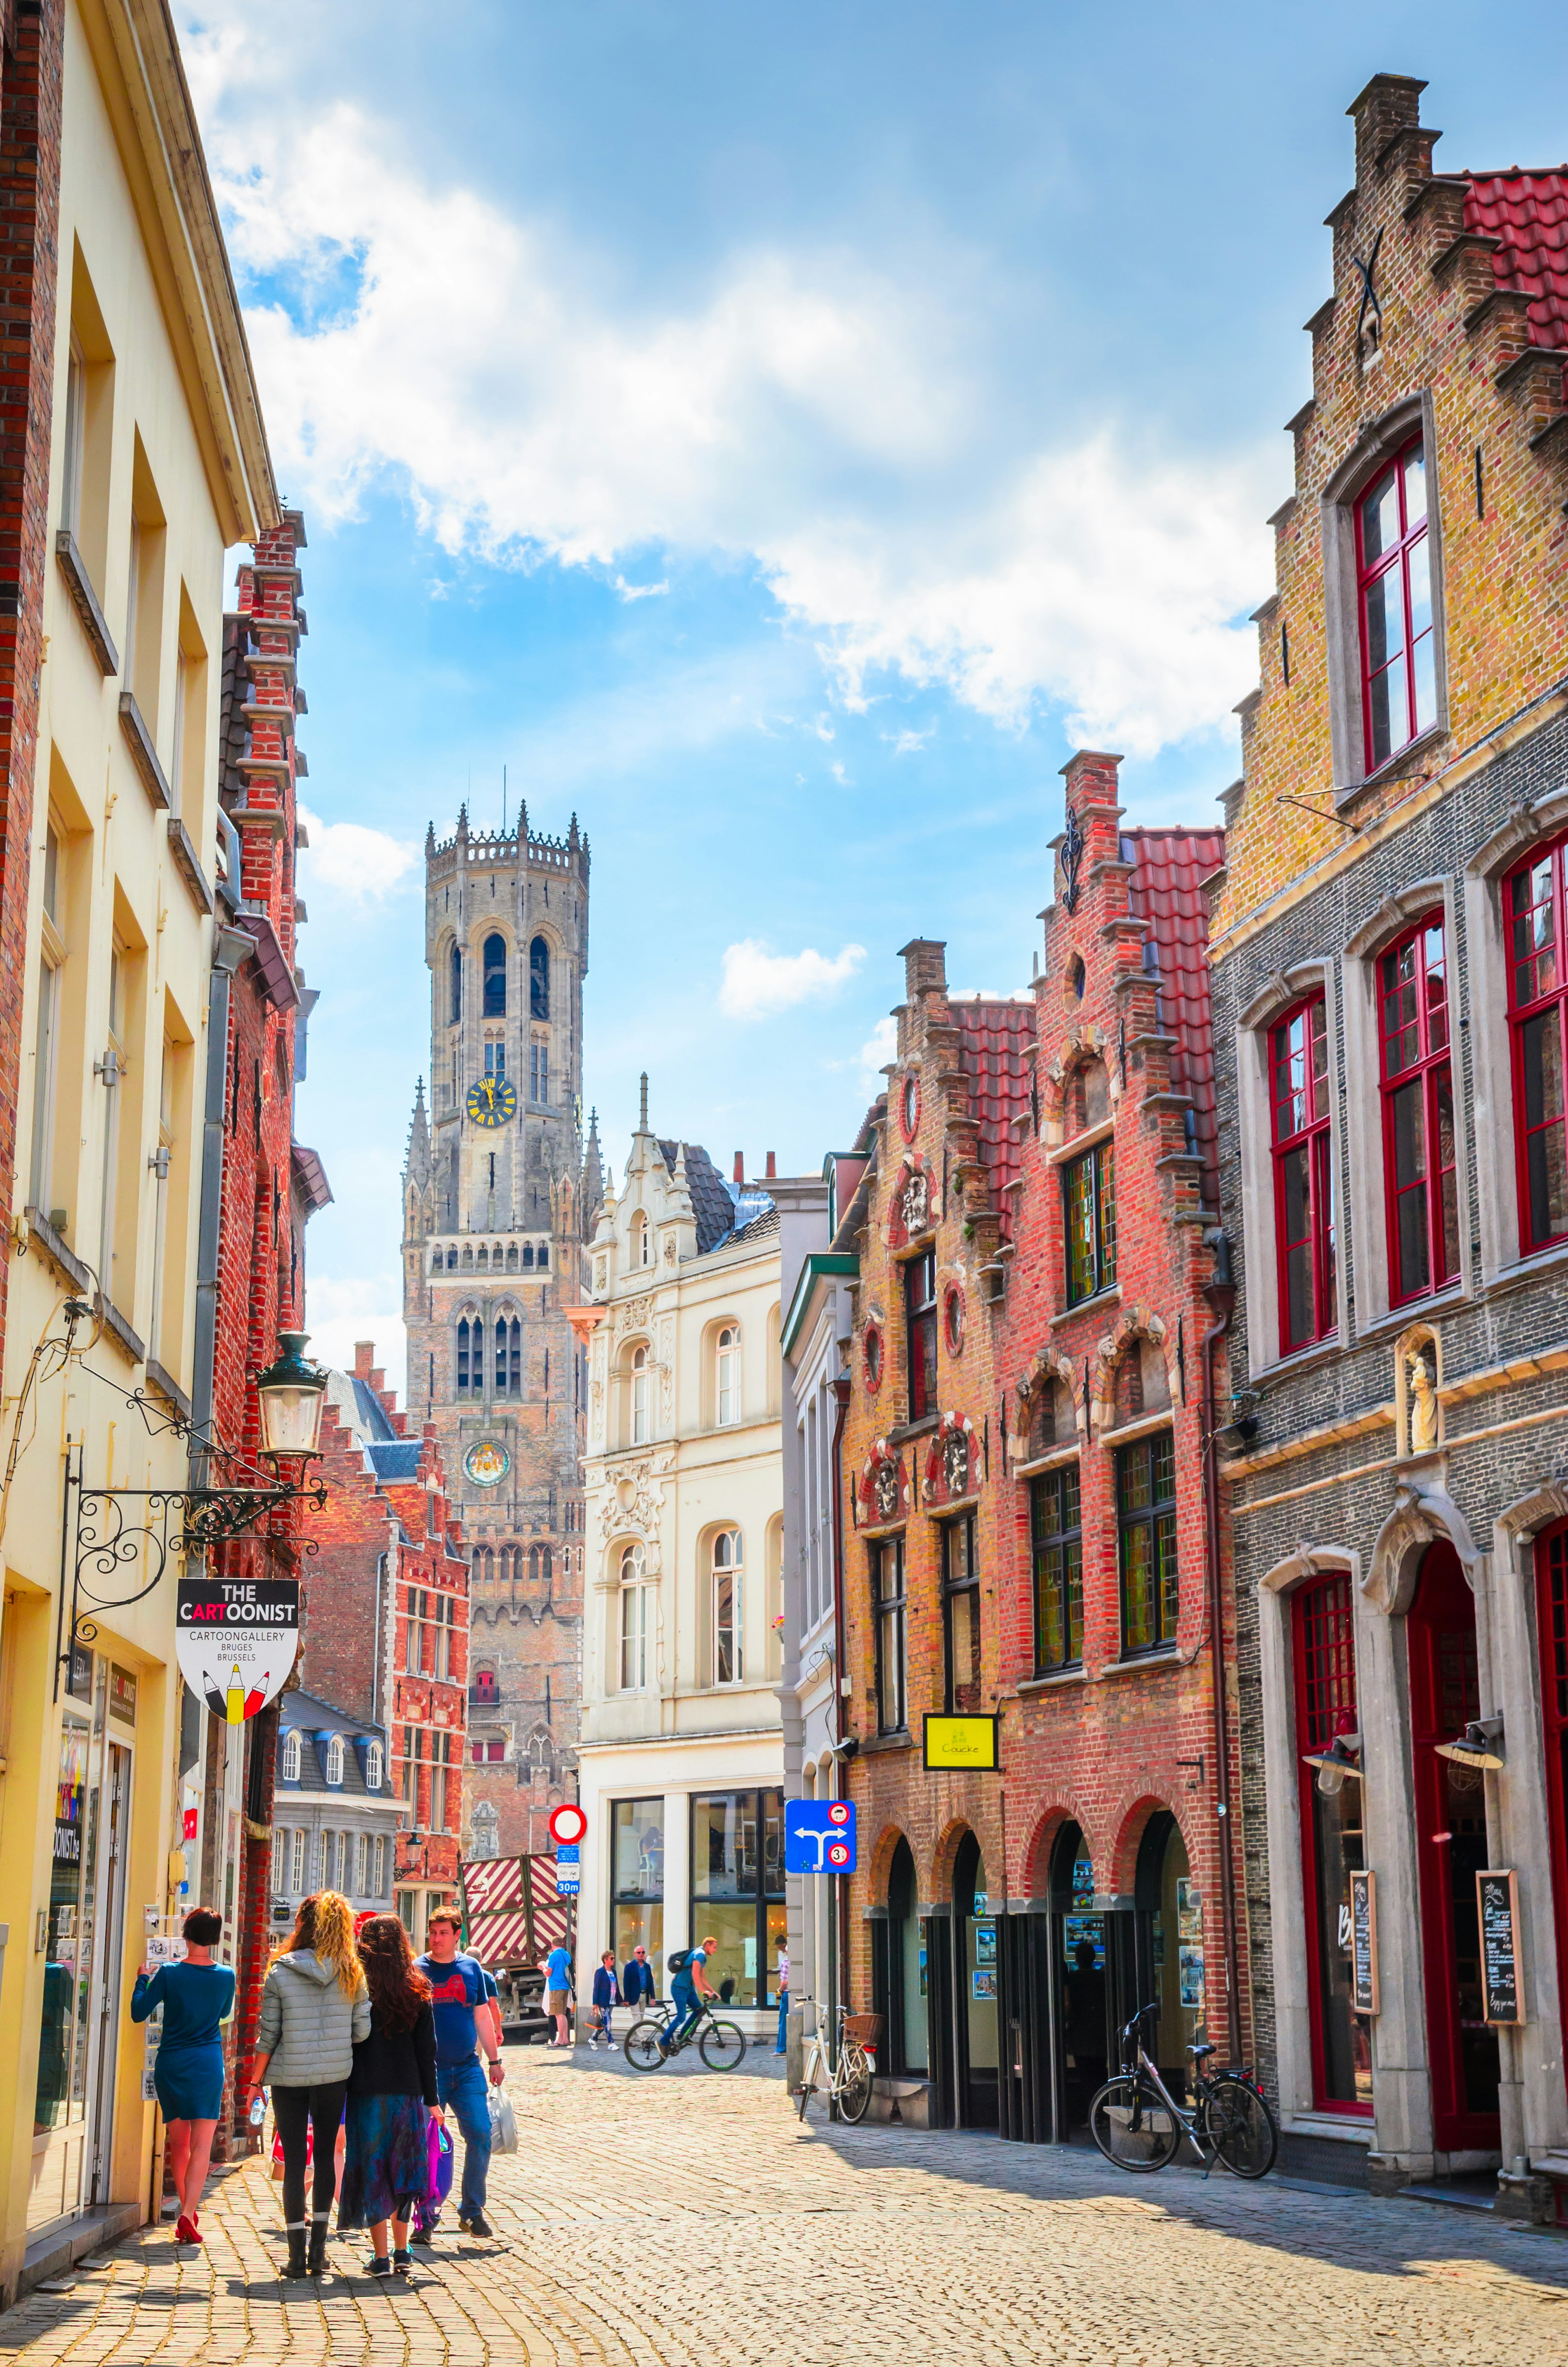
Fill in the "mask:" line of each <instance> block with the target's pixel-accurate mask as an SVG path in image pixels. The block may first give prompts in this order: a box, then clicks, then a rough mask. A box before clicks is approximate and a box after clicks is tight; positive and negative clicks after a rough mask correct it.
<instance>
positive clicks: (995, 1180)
mask: <svg viewBox="0 0 1568 2367" xmlns="http://www.w3.org/2000/svg"><path fill="white" fill-rule="evenodd" d="M949 1010H950V1011H951V1013H952V1014H953V1019H954V1022H955V1024H956V1025H957V1027H958V1030H959V1065H960V1068H961V1069H962V1070H963V1072H964V1074H965V1075H966V1076H967V1077H968V1078H969V1079H970V1080H971V1083H970V1101H971V1106H972V1108H973V1110H974V1114H975V1116H976V1118H977V1120H978V1121H979V1128H980V1155H981V1157H982V1159H983V1161H985V1166H986V1172H987V1173H988V1174H989V1175H990V1178H991V1205H992V1206H993V1207H994V1208H996V1209H998V1210H1000V1212H1001V1217H1002V1238H1003V1240H1008V1239H1010V1237H1011V1235H1012V1230H1013V1202H1014V1200H1015V1199H1016V1198H1017V1194H1016V1193H1012V1192H1009V1191H1008V1189H1007V1186H1008V1184H1009V1183H1017V1180H1018V1178H1019V1176H1020V1175H1021V1174H1022V1173H1023V1144H1022V1139H1021V1137H1020V1134H1019V1131H1018V1129H1017V1127H1015V1126H1014V1123H1013V1121H1014V1119H1015V1118H1017V1117H1018V1116H1021V1115H1022V1113H1023V1112H1024V1111H1025V1110H1027V1109H1028V1105H1029V1073H1030V1055H1031V1054H1032V1052H1033V1050H1034V1040H1035V1027H1034V1023H1035V1007H1034V1003H1033V1002H1032V1000H1031V1001H1030V1002H952V1003H949Z"/></svg>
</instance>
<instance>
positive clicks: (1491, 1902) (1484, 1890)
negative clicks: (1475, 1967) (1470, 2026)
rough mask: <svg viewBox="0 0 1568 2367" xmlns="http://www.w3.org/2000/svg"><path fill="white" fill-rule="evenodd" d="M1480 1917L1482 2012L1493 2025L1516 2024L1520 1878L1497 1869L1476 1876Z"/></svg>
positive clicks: (1519, 2009) (1520, 2018) (1518, 2018)
mask: <svg viewBox="0 0 1568 2367" xmlns="http://www.w3.org/2000/svg"><path fill="white" fill-rule="evenodd" d="M1475 1903H1476V1907H1477V1908H1478V1910H1479V1912H1480V1916H1481V1974H1482V1989H1483V2005H1482V2012H1483V2016H1484V2018H1485V2020H1486V2021H1487V2022H1493V2023H1512V2024H1515V2025H1517V2024H1518V2023H1519V2022H1523V2020H1524V2018H1525V2017H1524V2010H1523V2008H1522V2006H1521V2004H1520V2001H1519V1877H1518V1875H1517V1874H1515V1873H1514V1872H1513V1871H1512V1870H1511V1868H1506V1867H1494V1868H1489V1869H1488V1870H1487V1871H1486V1872H1484V1873H1478V1874H1477V1875H1476V1877H1475Z"/></svg>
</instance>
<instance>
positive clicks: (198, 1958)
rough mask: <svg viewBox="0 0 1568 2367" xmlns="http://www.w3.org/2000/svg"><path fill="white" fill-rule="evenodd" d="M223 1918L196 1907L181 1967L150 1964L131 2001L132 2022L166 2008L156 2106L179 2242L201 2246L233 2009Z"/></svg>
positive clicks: (156, 2073) (155, 2083) (156, 2070)
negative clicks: (223, 1955)
mask: <svg viewBox="0 0 1568 2367" xmlns="http://www.w3.org/2000/svg"><path fill="white" fill-rule="evenodd" d="M222 1930H223V1919H222V1916H221V1915H214V1914H213V1912H212V1910H211V1908H209V1907H199V1908H197V1909H196V1911H195V1913H194V1914H192V1915H187V1917H186V1919H185V1946H186V1954H185V1962H184V1964H183V1965H159V1966H158V1969H157V1971H156V1972H155V1973H151V1974H149V1972H148V1971H147V1968H146V1966H145V1965H143V1966H142V1970H141V1972H139V1973H138V1974H137V1976H136V1988H135V1990H134V1992H133V1994H132V1996H131V2021H132V2022H145V2021H146V2019H147V2017H148V2015H149V2014H150V2013H152V2012H153V2010H154V2008H155V2007H157V2006H162V2007H163V2009H164V2028H163V2036H162V2038H161V2039H160V2041H159V2044H158V2053H157V2058H156V2060H155V2062H154V2063H153V2087H154V2088H155V2089H156V2090H157V2095H158V2106H159V2109H160V2111H161V2112H162V2113H163V2115H164V2118H165V2121H166V2122H167V2123H168V2124H169V2160H170V2167H171V2169H173V2171H174V2176H175V2185H176V2188H177V2189H178V2191H179V2209H180V2215H179V2217H178V2219H177V2220H176V2223H175V2242H176V2244H199V2243H200V2241H201V2233H200V2229H199V2226H198V2225H197V2207H198V2205H199V2203H200V2201H201V2190H202V2188H203V2186H204V2185H205V2184H206V2182H207V2167H208V2163H209V2161H210V2158H211V2154H212V2134H213V2131H214V2130H215V2129H216V2128H217V2126H218V2115H219V2113H220V2112H221V2111H222V2105H223V2040H222V2033H221V2032H220V2030H219V2027H218V2025H219V2023H220V2022H223V2021H225V2020H226V2019H227V2018H228V2016H229V2014H230V2013H231V2012H232V2011H233V2003H234V1976H233V1972H232V1971H231V1970H230V1968H229V1966H228V1965H215V1964H214V1963H213V1961H212V1951H213V1949H214V1947H215V1946H216V1945H217V1943H218V1941H219V1939H220V1938H221V1937H222Z"/></svg>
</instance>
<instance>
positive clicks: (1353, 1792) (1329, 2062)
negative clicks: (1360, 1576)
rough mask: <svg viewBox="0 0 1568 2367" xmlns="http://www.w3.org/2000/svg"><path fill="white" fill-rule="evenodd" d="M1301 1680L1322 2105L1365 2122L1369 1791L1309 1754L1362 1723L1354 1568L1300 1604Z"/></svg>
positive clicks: (1298, 1598) (1311, 1969)
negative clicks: (1354, 1887) (1362, 2002)
mask: <svg viewBox="0 0 1568 2367" xmlns="http://www.w3.org/2000/svg"><path fill="white" fill-rule="evenodd" d="M1290 1625H1291V1640H1292V1644H1293V1648H1294V1655H1293V1657H1294V1660H1295V1678H1296V1770H1297V1773H1298V1775H1299V1777H1300V1779H1301V1790H1300V1797H1301V1894H1302V1903H1303V1905H1304V1906H1305V1908H1306V1926H1307V1928H1306V1942H1307V1996H1308V2001H1309V2010H1310V2020H1311V2025H1312V2102H1313V2104H1314V2105H1315V2106H1316V2107H1317V2109H1318V2110H1319V2111H1320V2112H1344V2113H1346V2114H1348V2115H1353V2116H1356V2117H1358V2118H1365V2117H1368V2116H1369V2115H1370V2112H1371V2110H1372V2045H1371V2034H1370V2030H1369V2024H1368V2022H1367V2019H1366V2017H1365V2016H1364V2015H1359V2014H1358V2013H1357V2012H1356V2011H1355V2010H1354V2009H1353V2006H1352V2002H1351V1999H1352V1990H1351V1986H1350V1973H1351V1964H1350V1941H1351V1930H1350V1876H1351V1874H1353V1873H1358V1872H1359V1871H1360V1869H1361V1867H1362V1866H1363V1865H1364V1864H1365V1863H1366V1852H1365V1845H1364V1842H1365V1837H1364V1834H1363V1831H1362V1826H1361V1786H1360V1784H1359V1783H1358V1780H1357V1779H1356V1778H1355V1777H1354V1776H1346V1777H1345V1778H1344V1780H1343V1781H1342V1783H1341V1784H1340V1788H1339V1789H1338V1791H1336V1792H1324V1791H1323V1790H1322V1789H1321V1788H1320V1786H1319V1784H1318V1780H1317V1769H1316V1768H1315V1767H1309V1766H1307V1765H1306V1763H1305V1760H1304V1756H1303V1754H1304V1753H1305V1752H1307V1751H1309V1750H1314V1751H1315V1750H1327V1749H1328V1746H1329V1744H1330V1743H1331V1742H1332V1741H1333V1740H1334V1738H1335V1735H1336V1734H1352V1733H1354V1732H1355V1731H1356V1727H1357V1709H1356V1644H1355V1634H1354V1627H1353V1623H1352V1617H1351V1601H1350V1579H1349V1574H1348V1572H1346V1571H1344V1570H1335V1571H1331V1572H1330V1573H1329V1574H1328V1575H1327V1576H1326V1577H1324V1578H1315V1579H1311V1580H1308V1582H1307V1584H1306V1585H1305V1586H1302V1587H1301V1588H1299V1589H1298V1590H1297V1591H1296V1593H1295V1594H1294V1595H1293V1596H1292V1598H1291V1602H1290Z"/></svg>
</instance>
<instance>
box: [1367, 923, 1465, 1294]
mask: <svg viewBox="0 0 1568 2367" xmlns="http://www.w3.org/2000/svg"><path fill="white" fill-rule="evenodd" d="M1378 1010H1379V1034H1380V1036H1381V1045H1382V1103H1383V1179H1384V1188H1385V1191H1386V1193H1387V1195H1388V1238H1389V1288H1390V1296H1391V1298H1392V1303H1393V1304H1394V1305H1395V1306H1396V1307H1397V1306H1399V1305H1401V1304H1402V1303H1403V1302H1404V1301H1405V1300H1407V1299H1412V1298H1420V1297H1424V1296H1425V1294H1426V1292H1427V1291H1429V1290H1433V1289H1438V1290H1440V1289H1441V1288H1442V1286H1443V1285H1444V1284H1445V1283H1447V1282H1451V1281H1452V1280H1453V1278H1454V1276H1455V1275H1456V1274H1458V1272H1459V1270H1460V1219H1459V1183H1458V1177H1457V1175H1456V1173H1455V1155H1454V1080H1453V1064H1452V1060H1451V1059H1450V1054H1449V991H1448V964H1447V961H1446V958H1445V948H1444V942H1443V920H1442V915H1441V913H1434V914H1433V915H1431V917H1430V918H1428V919H1427V920H1425V921H1423V922H1421V923H1419V924H1418V926H1416V927H1415V928H1414V929H1412V930H1410V931H1409V932H1408V933H1407V934H1405V935H1404V936H1403V937H1401V938H1399V939H1398V941H1397V942H1396V943H1395V944H1394V945H1392V946H1390V948H1389V950H1388V951H1387V953H1385V954H1383V955H1382V956H1381V958H1380V960H1379V963H1378Z"/></svg>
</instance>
